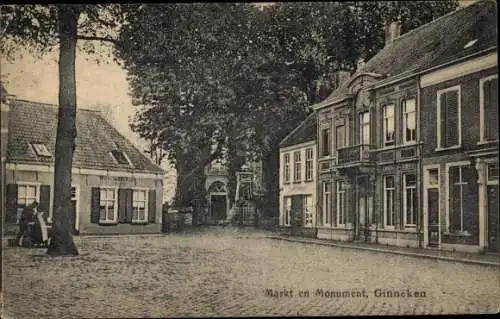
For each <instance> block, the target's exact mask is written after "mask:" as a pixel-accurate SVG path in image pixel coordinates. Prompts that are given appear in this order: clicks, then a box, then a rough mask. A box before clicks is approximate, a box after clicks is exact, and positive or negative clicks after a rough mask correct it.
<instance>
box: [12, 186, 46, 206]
mask: <svg viewBox="0 0 500 319" xmlns="http://www.w3.org/2000/svg"><path fill="white" fill-rule="evenodd" d="M16 185H17V198H16V203H17V206H19V205H22V204H19V193H20V192H19V187H23V186H25V187H26V186H34V187H35V191H36V194H35V197H34V200H36V202H37V203H40V186H41V184H40V183H37V182H16ZM26 198H27V197H26V196H25V197H24V201H25V202H26ZM31 203H33V201H31V202H30V203H29V204H31ZM29 204H27V203H25V204H24V205H25V206H28V205H29Z"/></svg>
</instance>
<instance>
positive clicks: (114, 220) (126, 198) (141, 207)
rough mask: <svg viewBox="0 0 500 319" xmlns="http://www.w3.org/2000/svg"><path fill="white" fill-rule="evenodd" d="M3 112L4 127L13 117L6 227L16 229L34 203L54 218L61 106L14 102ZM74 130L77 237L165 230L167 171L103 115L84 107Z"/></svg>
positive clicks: (9, 126)
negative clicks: (162, 228) (56, 141)
mask: <svg viewBox="0 0 500 319" xmlns="http://www.w3.org/2000/svg"><path fill="white" fill-rule="evenodd" d="M2 112H3V114H2V123H4V122H3V121H4V119H7V121H6V123H5V126H6V128H7V134H6V136H5V137H6V139H5V140H4V139H3V140H2V144H4V143H5V144H6V145H7V150H6V161H5V162H6V163H5V170H3V171H2V175H3V176H2V178H3V179H4V181H5V184H4V185H5V188H4V190H3V193H4V194H5V205H4V209H5V211H3V213H4V216H5V226H6V227H7V228H9V226H11V227H12V226H14V227H13V228H14V229H15V224H16V223H17V222H18V219H19V215H20V212H21V211H22V208H24V207H25V206H26V205H29V204H31V203H32V202H33V201H37V202H38V203H39V205H40V208H41V209H42V210H43V211H45V212H48V213H49V214H50V216H52V213H53V198H54V192H53V189H54V187H53V183H54V154H55V140H56V128H57V114H58V113H57V112H58V107H57V106H56V105H50V104H44V103H37V102H31V101H24V100H17V99H10V100H8V101H6V103H4V104H2ZM4 112H5V114H4ZM4 115H7V116H4ZM76 127H77V133H78V134H77V137H76V148H75V152H74V155H73V168H72V181H71V184H72V189H71V203H72V211H71V214H70V217H71V220H72V224H73V231H74V234H114V233H116V234H120V233H158V232H160V231H161V218H162V216H161V215H162V214H161V207H162V198H163V175H164V172H163V170H162V169H161V168H160V167H158V166H156V165H155V164H153V163H152V162H151V161H150V160H149V158H147V157H146V156H145V155H143V154H142V153H141V152H140V151H139V150H138V149H137V148H136V147H135V146H134V145H133V144H132V143H131V142H129V141H128V140H127V139H126V138H125V137H124V136H122V135H121V134H120V133H119V132H118V131H117V130H116V129H114V128H113V127H112V126H111V125H110V124H109V123H108V122H107V121H106V120H105V119H104V118H103V117H102V116H101V115H100V113H99V112H96V111H91V110H85V109H78V110H77V118H76ZM3 129H4V128H3V127H2V132H3ZM2 138H4V136H3V135H2Z"/></svg>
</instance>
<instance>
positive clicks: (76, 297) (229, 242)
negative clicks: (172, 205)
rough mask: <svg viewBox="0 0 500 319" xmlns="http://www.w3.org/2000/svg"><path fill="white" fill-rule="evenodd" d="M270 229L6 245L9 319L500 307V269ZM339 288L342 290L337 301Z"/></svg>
mask: <svg viewBox="0 0 500 319" xmlns="http://www.w3.org/2000/svg"><path fill="white" fill-rule="evenodd" d="M263 235H264V234H260V233H258V232H252V231H248V230H244V231H239V230H234V229H231V228H225V229H212V230H208V231H202V232H192V233H185V234H172V235H166V236H163V235H151V236H139V235H126V236H109V237H83V236H82V237H78V238H76V242H77V245H78V247H79V249H80V253H81V255H80V256H78V257H57V258H51V257H46V256H45V254H44V252H45V251H44V250H43V249H22V248H3V253H4V274H3V275H4V281H3V285H4V287H3V302H4V313H3V314H2V317H3V318H40V317H51V318H81V317H84V318H92V317H101V318H103V317H104V318H117V317H123V318H133V317H169V316H176V317H179V316H191V317H193V316H194V317H196V316H257V315H260V316H262V315H267V316H273V315H285V316H287V315H288V316H296V315H381V314H387V315H391V314H456V313H494V312H498V310H499V309H500V307H499V305H500V302H499V300H500V298H499V297H500V278H499V270H498V268H497V267H488V266H480V265H470V264H462V263H453V262H449V261H437V260H431V259H421V258H414V257H407V256H399V255H391V254H384V253H376V252H369V251H360V250H354V249H344V248H338V247H324V246H316V245H304V244H301V243H293V242H286V241H277V240H272V239H266V238H263ZM267 289H270V290H267ZM321 289H322V293H321ZM377 289H380V291H382V293H380V294H381V295H380V296H378V295H377V294H376V293H379V290H377ZM407 289H409V291H410V293H411V294H412V295H413V296H412V297H399V298H398V297H388V293H389V291H398V292H401V294H402V292H404V293H405V294H408V292H407ZM271 290H272V291H271ZM266 291H267V294H266ZM342 291H343V292H344V297H337V293H338V292H342ZM353 291H354V294H353V295H354V297H351V292H353ZM363 291H364V292H363ZM280 292H282V293H281V296H280ZM305 292H308V293H309V295H308V296H307V295H306V294H305ZM383 293H385V296H384V295H383ZM269 294H273V295H274V294H276V295H277V297H274V296H269ZM346 294H349V297H346V296H345V295H346ZM416 294H419V295H420V297H415V295H416ZM424 294H425V296H423V295H424Z"/></svg>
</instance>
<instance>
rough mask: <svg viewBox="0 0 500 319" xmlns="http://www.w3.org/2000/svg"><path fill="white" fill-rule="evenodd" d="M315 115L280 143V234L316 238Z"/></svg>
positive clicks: (310, 116)
mask: <svg viewBox="0 0 500 319" xmlns="http://www.w3.org/2000/svg"><path fill="white" fill-rule="evenodd" d="M316 152H317V147H316V114H314V113H312V114H310V115H309V116H308V117H307V118H306V119H305V120H304V121H303V122H302V123H301V124H300V125H299V126H298V127H297V128H296V129H295V130H294V131H292V132H291V133H290V134H289V135H288V136H286V137H285V138H284V139H283V141H282V142H281V143H280V152H279V154H280V178H279V183H280V192H279V207H280V214H279V226H280V230H281V232H283V233H287V234H291V235H295V234H300V235H303V236H309V237H316V206H317V198H316V187H317V186H316V158H317V155H316Z"/></svg>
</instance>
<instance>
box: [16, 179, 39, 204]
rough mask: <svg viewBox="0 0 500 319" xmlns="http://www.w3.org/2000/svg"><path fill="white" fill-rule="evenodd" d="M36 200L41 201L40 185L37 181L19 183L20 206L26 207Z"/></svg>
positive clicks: (18, 202) (18, 201) (18, 198)
mask: <svg viewBox="0 0 500 319" xmlns="http://www.w3.org/2000/svg"><path fill="white" fill-rule="evenodd" d="M34 201H36V202H38V203H40V185H39V184H35V183H17V205H18V207H26V206H28V205H30V204H31V203H33V202H34Z"/></svg>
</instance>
